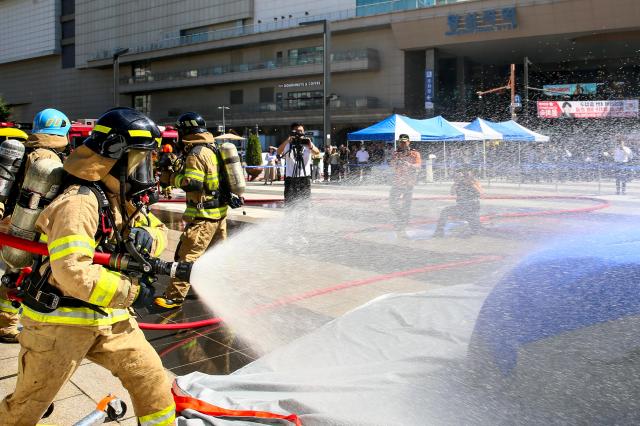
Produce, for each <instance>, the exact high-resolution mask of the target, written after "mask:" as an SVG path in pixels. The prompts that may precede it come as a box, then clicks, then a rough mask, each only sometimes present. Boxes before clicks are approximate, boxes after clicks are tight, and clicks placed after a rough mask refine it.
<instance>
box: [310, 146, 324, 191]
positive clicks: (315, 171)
mask: <svg viewBox="0 0 640 426" xmlns="http://www.w3.org/2000/svg"><path fill="white" fill-rule="evenodd" d="M320 160H322V154H321V153H320V151H318V152H317V153H315V154H313V155H312V156H311V183H318V182H320Z"/></svg>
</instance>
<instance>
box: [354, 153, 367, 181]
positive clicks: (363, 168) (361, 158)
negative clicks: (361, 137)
mask: <svg viewBox="0 0 640 426" xmlns="http://www.w3.org/2000/svg"><path fill="white" fill-rule="evenodd" d="M356 159H357V160H358V168H359V169H360V180H362V179H364V177H365V175H367V174H368V173H369V151H367V149H366V148H365V147H364V144H362V145H360V149H359V150H358V152H356Z"/></svg>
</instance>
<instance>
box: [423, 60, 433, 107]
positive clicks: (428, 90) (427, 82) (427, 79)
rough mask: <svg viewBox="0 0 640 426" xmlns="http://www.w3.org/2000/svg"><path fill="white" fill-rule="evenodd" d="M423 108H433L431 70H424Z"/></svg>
mask: <svg viewBox="0 0 640 426" xmlns="http://www.w3.org/2000/svg"><path fill="white" fill-rule="evenodd" d="M424 108H425V109H433V70H431V69H427V70H425V72H424Z"/></svg>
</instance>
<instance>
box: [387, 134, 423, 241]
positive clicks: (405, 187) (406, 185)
mask: <svg viewBox="0 0 640 426" xmlns="http://www.w3.org/2000/svg"><path fill="white" fill-rule="evenodd" d="M421 165H422V160H421V158H420V153H419V152H418V151H415V150H413V149H411V141H410V139H409V136H408V135H405V134H402V135H400V136H399V137H398V142H397V150H396V152H395V153H394V154H393V158H392V159H391V166H392V167H393V169H394V174H393V183H392V184H391V191H390V192H389V206H390V208H391V211H392V212H393V214H394V217H393V219H392V223H393V225H394V228H395V231H396V234H397V235H398V237H400V238H406V231H405V229H406V227H407V224H408V223H409V217H410V215H411V201H412V199H413V187H414V186H415V184H416V182H417V180H418V173H419V172H420V167H421Z"/></svg>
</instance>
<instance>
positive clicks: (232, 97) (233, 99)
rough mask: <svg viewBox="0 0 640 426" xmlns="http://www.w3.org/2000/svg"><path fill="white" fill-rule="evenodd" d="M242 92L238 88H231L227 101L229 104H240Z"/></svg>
mask: <svg viewBox="0 0 640 426" xmlns="http://www.w3.org/2000/svg"><path fill="white" fill-rule="evenodd" d="M243 97H244V92H243V90H242V89H240V90H231V91H230V92H229V103H230V104H231V105H241V104H242V103H243Z"/></svg>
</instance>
